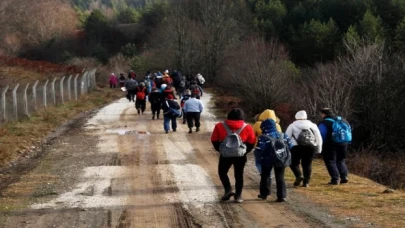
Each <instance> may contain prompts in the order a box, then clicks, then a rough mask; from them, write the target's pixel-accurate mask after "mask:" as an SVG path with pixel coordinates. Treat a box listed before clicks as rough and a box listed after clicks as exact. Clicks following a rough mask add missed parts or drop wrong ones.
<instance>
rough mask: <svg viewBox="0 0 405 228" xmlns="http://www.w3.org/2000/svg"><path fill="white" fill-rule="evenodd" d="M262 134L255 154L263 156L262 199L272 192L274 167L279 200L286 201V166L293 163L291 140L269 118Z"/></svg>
mask: <svg viewBox="0 0 405 228" xmlns="http://www.w3.org/2000/svg"><path fill="white" fill-rule="evenodd" d="M260 127H261V129H262V135H261V136H260V137H259V140H258V143H257V147H256V149H255V154H257V155H258V156H259V157H260V158H261V167H262V173H261V175H260V177H261V178H260V194H259V195H258V196H257V197H258V198H260V199H264V200H265V199H267V197H268V195H270V194H271V190H270V189H271V179H270V178H269V177H270V175H271V170H272V169H273V168H274V173H275V177H276V188H277V200H276V202H285V201H286V199H287V190H286V185H285V180H284V171H285V167H287V166H289V165H290V164H291V153H290V149H291V148H292V144H291V140H290V138H288V136H287V135H286V134H283V133H281V132H279V131H277V128H276V122H275V121H274V120H273V119H267V120H265V121H263V122H262V123H261V125H260Z"/></svg>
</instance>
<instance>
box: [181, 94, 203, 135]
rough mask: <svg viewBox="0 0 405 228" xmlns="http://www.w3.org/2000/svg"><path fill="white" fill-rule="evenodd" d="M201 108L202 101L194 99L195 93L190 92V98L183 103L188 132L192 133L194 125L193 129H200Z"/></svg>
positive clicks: (197, 130)
mask: <svg viewBox="0 0 405 228" xmlns="http://www.w3.org/2000/svg"><path fill="white" fill-rule="evenodd" d="M203 109H204V106H203V103H202V102H201V101H200V100H198V99H196V95H195V94H191V97H190V99H189V100H188V101H186V103H185V104H184V113H186V116H187V125H188V129H189V130H188V133H190V134H191V133H193V127H194V125H195V127H196V130H195V131H196V132H199V131H200V126H201V124H200V117H201V112H202V111H203Z"/></svg>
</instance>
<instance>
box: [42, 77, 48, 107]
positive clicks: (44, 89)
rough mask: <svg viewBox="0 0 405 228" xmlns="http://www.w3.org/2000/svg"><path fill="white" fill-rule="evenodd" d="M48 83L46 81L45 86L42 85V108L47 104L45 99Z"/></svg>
mask: <svg viewBox="0 0 405 228" xmlns="http://www.w3.org/2000/svg"><path fill="white" fill-rule="evenodd" d="M48 82H49V80H46V82H45V85H44V87H43V90H42V95H43V100H44V107H46V106H47V105H48V104H47V99H46V95H47V94H46V87H47V86H48Z"/></svg>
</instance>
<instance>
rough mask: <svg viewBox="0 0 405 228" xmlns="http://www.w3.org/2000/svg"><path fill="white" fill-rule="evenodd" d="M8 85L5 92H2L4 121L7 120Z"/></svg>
mask: <svg viewBox="0 0 405 228" xmlns="http://www.w3.org/2000/svg"><path fill="white" fill-rule="evenodd" d="M8 88H9V87H8V86H6V88H4V90H3V92H2V93H1V102H2V104H3V105H2V106H3V107H2V108H3V121H6V120H7V110H6V93H7V90H8Z"/></svg>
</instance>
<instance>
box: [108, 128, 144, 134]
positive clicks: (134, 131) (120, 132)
mask: <svg viewBox="0 0 405 228" xmlns="http://www.w3.org/2000/svg"><path fill="white" fill-rule="evenodd" d="M106 132H107V133H110V134H118V135H150V132H147V131H137V130H128V129H109V130H106Z"/></svg>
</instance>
